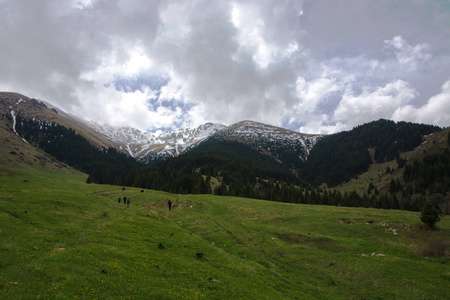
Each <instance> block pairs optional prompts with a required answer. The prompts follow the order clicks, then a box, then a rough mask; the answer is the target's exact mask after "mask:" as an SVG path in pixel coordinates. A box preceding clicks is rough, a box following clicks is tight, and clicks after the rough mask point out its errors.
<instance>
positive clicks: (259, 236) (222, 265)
mask: <svg viewBox="0 0 450 300" xmlns="http://www.w3.org/2000/svg"><path fill="white" fill-rule="evenodd" d="M86 178H87V175H86V174H82V173H79V172H77V171H72V170H69V169H60V170H57V169H54V170H50V169H49V170H42V169H37V168H35V167H33V166H29V165H21V166H20V167H16V168H14V169H13V168H11V167H1V166H0V298H1V299H448V297H449V294H450V266H449V264H450V261H449V256H448V247H449V241H450V218H449V217H448V216H445V217H442V218H441V221H440V222H439V223H437V226H438V228H437V229H436V230H427V229H426V228H425V227H424V226H422V225H421V222H420V219H419V217H420V214H419V213H415V212H408V211H396V210H380V209H365V208H347V207H332V206H312V205H298V204H286V203H276V202H269V201H260V200H253V199H244V198H234V197H219V196H212V195H174V194H168V193H164V192H160V191H152V190H145V191H144V192H141V189H136V188H129V187H126V189H125V191H122V187H119V186H108V185H95V184H86V183H85V181H86ZM24 179H28V182H23V181H24ZM124 196H126V197H129V198H130V199H131V203H130V208H127V206H126V205H124V204H123V203H120V204H119V203H118V198H119V197H121V198H123V197H124ZM169 199H171V200H172V202H173V209H172V211H169V210H168V207H167V201H168V200H169Z"/></svg>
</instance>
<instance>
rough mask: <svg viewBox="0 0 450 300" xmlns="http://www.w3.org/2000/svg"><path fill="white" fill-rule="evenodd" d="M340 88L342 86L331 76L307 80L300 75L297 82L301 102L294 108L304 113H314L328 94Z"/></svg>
mask: <svg viewBox="0 0 450 300" xmlns="http://www.w3.org/2000/svg"><path fill="white" fill-rule="evenodd" d="M339 90H340V87H339V86H338V85H337V84H336V83H335V82H334V80H332V79H330V78H317V79H313V80H311V81H306V80H305V79H304V78H303V77H299V78H298V79H297V82H296V92H297V97H298V98H299V103H298V104H297V105H295V107H294V110H295V111H297V112H302V113H305V112H306V113H312V112H314V111H315V110H316V109H317V106H318V105H319V104H320V102H321V101H323V100H324V99H325V97H326V96H327V95H329V94H330V93H333V92H336V91H339Z"/></svg>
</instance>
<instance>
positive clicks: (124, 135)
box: [88, 121, 226, 163]
mask: <svg viewBox="0 0 450 300" xmlns="http://www.w3.org/2000/svg"><path fill="white" fill-rule="evenodd" d="M88 124H89V126H90V127H91V128H92V129H94V130H95V131H97V132H99V133H100V134H102V135H104V136H105V137H107V138H108V139H110V140H111V141H113V142H114V143H116V145H117V147H118V148H119V149H121V150H123V151H126V152H127V153H128V154H129V155H131V156H132V157H134V158H136V159H138V160H140V161H141V162H144V163H147V162H149V161H152V160H155V159H159V158H165V157H174V156H178V155H179V154H180V153H182V152H184V151H185V150H186V149H188V148H190V147H192V146H194V145H196V144H197V143H199V142H201V141H203V140H204V139H206V138H207V137H209V136H211V135H213V134H214V133H216V132H218V131H220V130H222V129H224V128H226V126H224V125H222V124H215V123H206V124H203V125H200V126H199V127H197V128H185V129H178V130H174V131H167V132H161V133H150V132H142V131H140V130H138V129H135V128H131V127H128V126H127V127H118V126H111V125H107V124H100V123H97V122H93V121H91V122H89V123H88Z"/></svg>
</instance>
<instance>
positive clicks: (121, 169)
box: [15, 113, 140, 184]
mask: <svg viewBox="0 0 450 300" xmlns="http://www.w3.org/2000/svg"><path fill="white" fill-rule="evenodd" d="M16 122H17V125H16V128H15V129H16V131H17V134H18V135H19V136H21V137H22V138H24V139H25V140H26V141H27V142H28V143H31V144H34V145H36V146H38V147H39V148H41V149H43V150H44V151H45V152H47V153H49V154H50V155H52V156H54V157H55V158H56V159H58V160H59V161H61V162H63V163H66V164H67V165H69V166H72V167H74V168H76V169H78V170H80V171H83V172H85V173H87V174H90V175H89V178H88V182H96V183H101V184H116V183H117V181H118V179H119V178H120V177H121V176H122V175H123V174H125V173H126V172H128V171H129V170H131V169H132V168H135V167H138V166H140V164H139V163H138V162H137V161H136V160H135V159H133V158H132V157H129V156H127V155H126V154H124V153H122V152H119V151H117V150H116V149H114V148H108V149H105V148H103V149H98V148H97V147H95V146H93V145H91V144H90V143H89V142H88V141H87V140H86V139H85V138H84V137H83V136H81V135H79V134H77V133H76V132H75V131H74V130H73V129H71V128H66V127H64V126H61V125H58V124H56V123H47V122H41V121H39V120H36V119H28V118H22V116H21V114H20V113H19V114H18V115H17V117H16Z"/></svg>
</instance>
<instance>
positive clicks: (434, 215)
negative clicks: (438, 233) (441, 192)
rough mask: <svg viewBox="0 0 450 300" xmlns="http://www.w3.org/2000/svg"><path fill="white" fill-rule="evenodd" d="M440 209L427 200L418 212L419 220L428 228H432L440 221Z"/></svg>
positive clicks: (434, 203)
mask: <svg viewBox="0 0 450 300" xmlns="http://www.w3.org/2000/svg"><path fill="white" fill-rule="evenodd" d="M440 214H441V208H440V207H439V205H438V204H437V203H436V202H434V201H430V200H429V199H427V200H426V201H425V203H424V204H423V206H422V210H421V211H420V220H421V221H422V222H424V223H425V224H427V225H428V227H430V228H434V226H435V225H436V223H437V222H439V220H440V217H439V216H440Z"/></svg>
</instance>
